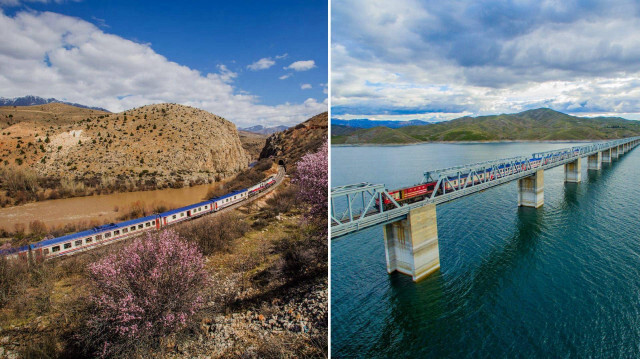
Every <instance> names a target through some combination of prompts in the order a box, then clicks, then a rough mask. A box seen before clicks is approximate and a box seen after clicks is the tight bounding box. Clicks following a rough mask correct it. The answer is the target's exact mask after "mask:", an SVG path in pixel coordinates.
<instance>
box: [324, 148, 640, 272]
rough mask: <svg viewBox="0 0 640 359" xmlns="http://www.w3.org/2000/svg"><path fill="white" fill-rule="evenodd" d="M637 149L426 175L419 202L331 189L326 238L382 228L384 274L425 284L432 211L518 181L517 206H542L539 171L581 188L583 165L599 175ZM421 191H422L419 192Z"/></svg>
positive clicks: (570, 152) (570, 151)
mask: <svg viewBox="0 0 640 359" xmlns="http://www.w3.org/2000/svg"><path fill="white" fill-rule="evenodd" d="M639 143H640V137H632V138H625V139H619V140H613V141H607V142H598V143H591V144H587V145H583V146H575V147H571V148H564V149H559V150H554V151H548V152H541V153H534V154H532V155H531V156H529V157H527V156H519V157H511V158H505V159H499V160H493V161H486V162H480V163H474V164H470V165H464V166H456V167H451V168H446V169H441V170H436V171H427V172H425V173H424V178H423V181H422V182H421V184H419V185H416V186H414V187H413V188H415V189H416V190H418V189H424V190H423V192H421V193H422V194H423V195H422V196H421V197H420V200H419V201H417V202H413V203H399V202H401V201H400V200H399V196H398V195H397V193H398V191H389V190H388V189H387V188H385V186H384V185H383V184H371V183H359V184H353V185H347V186H340V187H335V188H332V189H331V238H332V239H333V238H337V237H340V236H344V235H347V234H349V233H353V232H357V231H360V230H363V229H365V228H369V227H372V226H376V225H384V227H383V234H384V245H385V254H386V259H387V272H389V273H392V272H394V271H398V272H400V273H404V274H407V275H410V276H412V277H413V280H414V281H418V280H420V279H422V278H425V277H426V276H428V275H429V274H431V273H433V272H435V271H436V270H438V269H439V268H440V253H439V249H438V226H437V219H436V206H437V205H438V204H441V203H445V202H449V201H452V200H455V199H457V198H460V197H463V196H468V195H471V194H474V193H477V192H480V191H483V190H486V189H488V188H491V187H495V186H498V185H501V184H505V183H508V182H511V181H518V206H524V207H533V208H538V207H540V206H542V205H543V204H544V171H545V170H548V169H551V168H554V167H557V166H564V171H565V182H580V181H581V169H582V160H583V159H586V165H587V168H588V169H589V170H596V171H597V170H600V169H601V167H602V163H603V162H605V163H611V162H612V161H613V160H615V159H617V158H619V157H620V156H622V155H624V154H625V153H627V152H628V151H630V150H631V149H633V148H634V147H635V146H637V145H638V144H639ZM418 186H422V187H418Z"/></svg>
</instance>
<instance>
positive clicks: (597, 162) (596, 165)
mask: <svg viewBox="0 0 640 359" xmlns="http://www.w3.org/2000/svg"><path fill="white" fill-rule="evenodd" d="M600 168H602V153H601V152H598V153H596V154H593V155H591V156H589V157H587V169H588V170H599V169H600Z"/></svg>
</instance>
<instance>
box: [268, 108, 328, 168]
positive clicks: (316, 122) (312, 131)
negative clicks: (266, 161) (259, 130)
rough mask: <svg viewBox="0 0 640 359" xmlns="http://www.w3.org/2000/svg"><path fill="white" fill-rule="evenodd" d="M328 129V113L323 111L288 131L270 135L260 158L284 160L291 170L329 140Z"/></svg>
mask: <svg viewBox="0 0 640 359" xmlns="http://www.w3.org/2000/svg"><path fill="white" fill-rule="evenodd" d="M328 129H329V122H328V113H327V112H323V113H321V114H319V115H316V116H314V117H312V118H310V119H308V120H307V121H305V122H303V123H301V124H299V125H296V126H293V127H290V128H289V129H288V130H286V131H282V132H278V133H274V134H273V135H271V136H269V138H267V143H266V144H265V146H264V148H263V149H262V152H261V153H260V158H269V157H272V158H274V159H277V160H283V161H284V162H285V165H286V166H287V170H288V171H289V172H290V171H291V170H293V169H294V168H295V163H296V162H298V161H299V160H300V158H302V156H304V155H306V154H307V153H312V152H316V151H317V150H318V149H319V148H320V146H322V144H323V143H324V142H326V141H327V136H328V133H329V130H328Z"/></svg>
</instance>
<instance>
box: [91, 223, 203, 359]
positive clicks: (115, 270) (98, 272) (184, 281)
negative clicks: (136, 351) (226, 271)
mask: <svg viewBox="0 0 640 359" xmlns="http://www.w3.org/2000/svg"><path fill="white" fill-rule="evenodd" d="M89 276H90V278H91V280H92V282H93V285H94V289H95V290H94V292H93V293H92V295H91V297H90V299H91V301H92V304H93V307H94V308H92V317H91V318H90V320H89V321H88V326H89V328H90V330H89V332H88V333H86V334H87V335H91V336H92V337H91V338H89V339H90V340H89V342H92V343H93V344H94V347H96V346H97V347H99V348H100V353H99V354H100V355H101V356H102V357H108V356H121V355H123V353H126V352H127V351H129V350H131V348H132V347H139V346H146V345H152V346H153V345H156V344H158V343H159V341H160V339H161V338H163V337H164V336H166V335H168V334H170V333H173V332H176V331H177V330H180V329H181V328H183V327H184V326H185V325H186V324H187V322H188V320H189V318H190V317H191V316H192V315H193V314H194V313H195V312H196V311H197V310H198V309H199V308H200V307H201V306H202V304H203V298H202V296H201V290H202V289H203V287H204V286H205V285H206V283H207V281H208V275H207V272H206V270H205V269H204V260H203V257H202V254H201V253H200V252H199V251H198V249H197V247H196V246H195V245H193V244H190V243H188V242H186V241H184V240H182V239H181V238H180V237H179V236H178V235H177V234H176V233H175V232H173V231H171V230H167V231H163V232H160V233H155V234H151V233H149V234H147V236H146V238H141V239H138V240H136V241H135V242H134V243H132V244H131V245H129V246H127V247H126V248H124V249H122V250H121V251H120V252H119V253H116V254H112V255H110V256H107V257H106V258H103V259H102V260H100V261H98V262H96V263H93V264H91V265H90V266H89Z"/></svg>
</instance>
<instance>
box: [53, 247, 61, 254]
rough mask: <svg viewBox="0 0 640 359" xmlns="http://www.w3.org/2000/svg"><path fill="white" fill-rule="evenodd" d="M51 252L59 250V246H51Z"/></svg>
mask: <svg viewBox="0 0 640 359" xmlns="http://www.w3.org/2000/svg"><path fill="white" fill-rule="evenodd" d="M51 252H54V253H55V252H60V246H55V247H53V248H51Z"/></svg>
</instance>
